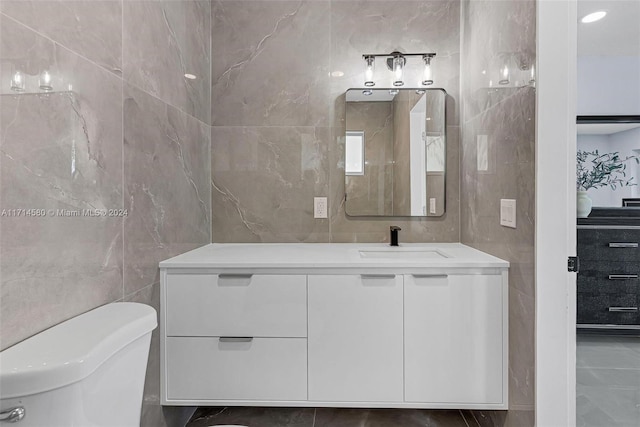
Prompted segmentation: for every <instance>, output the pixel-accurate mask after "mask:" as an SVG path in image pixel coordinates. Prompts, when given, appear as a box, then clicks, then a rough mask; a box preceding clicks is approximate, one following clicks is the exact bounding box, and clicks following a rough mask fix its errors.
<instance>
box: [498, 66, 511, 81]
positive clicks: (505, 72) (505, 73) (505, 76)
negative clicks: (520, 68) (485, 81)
mask: <svg viewBox="0 0 640 427" xmlns="http://www.w3.org/2000/svg"><path fill="white" fill-rule="evenodd" d="M498 83H500V84H501V85H508V84H509V67H507V66H506V65H505V66H504V67H502V68H501V69H500V80H499V81H498Z"/></svg>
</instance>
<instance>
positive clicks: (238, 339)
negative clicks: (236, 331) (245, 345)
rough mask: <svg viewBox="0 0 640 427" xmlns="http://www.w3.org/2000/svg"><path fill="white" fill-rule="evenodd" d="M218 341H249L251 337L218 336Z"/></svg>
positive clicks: (251, 339)
mask: <svg viewBox="0 0 640 427" xmlns="http://www.w3.org/2000/svg"><path fill="white" fill-rule="evenodd" d="M218 340H219V341H220V342H251V341H253V337H220V338H218Z"/></svg>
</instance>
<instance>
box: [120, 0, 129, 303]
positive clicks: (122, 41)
mask: <svg viewBox="0 0 640 427" xmlns="http://www.w3.org/2000/svg"><path fill="white" fill-rule="evenodd" d="M120 24H121V25H120V39H121V40H120V62H121V63H122V62H123V57H124V0H120ZM121 65H122V64H121ZM121 68H124V67H121ZM120 72H121V73H122V70H121V71H120ZM120 95H121V97H120V114H121V122H120V123H121V125H122V129H121V130H122V132H121V133H122V138H121V140H120V146H121V147H122V150H121V152H122V209H124V206H125V193H126V188H127V186H126V185H127V184H126V181H125V176H126V175H125V173H124V165H125V161H124V154H125V153H124V79H123V78H121V79H120ZM127 213H129V212H127ZM126 221H127V217H126V216H125V217H124V218H122V299H124V293H125V272H126V270H127V269H126V259H125V252H126V251H125V243H126V241H125V236H124V232H125V223H126Z"/></svg>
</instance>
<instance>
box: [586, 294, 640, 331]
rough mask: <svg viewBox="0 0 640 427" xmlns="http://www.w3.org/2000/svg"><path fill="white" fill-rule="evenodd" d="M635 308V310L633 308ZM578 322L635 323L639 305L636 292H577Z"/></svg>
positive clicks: (639, 315) (639, 312)
mask: <svg viewBox="0 0 640 427" xmlns="http://www.w3.org/2000/svg"><path fill="white" fill-rule="evenodd" d="M634 308H637V310H634ZM577 321H578V323H579V324H600V325H637V324H640V305H639V304H638V296H637V295H636V294H591V293H580V292H579V293H578V319H577Z"/></svg>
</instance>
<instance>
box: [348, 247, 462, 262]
mask: <svg viewBox="0 0 640 427" xmlns="http://www.w3.org/2000/svg"><path fill="white" fill-rule="evenodd" d="M358 252H360V257H361V258H384V259H411V260H417V259H425V260H427V259H443V258H449V256H447V255H446V254H444V253H442V252H441V251H440V250H438V249H395V250H394V249H366V250H362V249H361V250H360V251H358Z"/></svg>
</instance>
